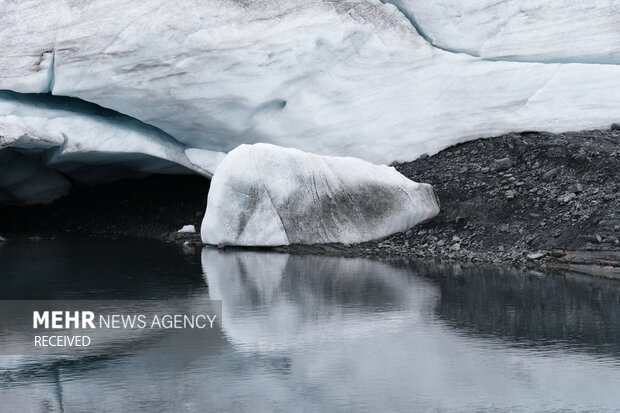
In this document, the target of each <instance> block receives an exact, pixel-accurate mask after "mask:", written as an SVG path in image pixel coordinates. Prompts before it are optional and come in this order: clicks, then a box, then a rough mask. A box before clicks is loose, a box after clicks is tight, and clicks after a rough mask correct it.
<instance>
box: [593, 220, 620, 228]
mask: <svg viewBox="0 0 620 413" xmlns="http://www.w3.org/2000/svg"><path fill="white" fill-rule="evenodd" d="M598 225H599V226H601V227H609V228H613V227H617V226H620V219H601V220H600V221H599V222H598Z"/></svg>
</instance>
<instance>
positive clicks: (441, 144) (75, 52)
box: [0, 0, 620, 163]
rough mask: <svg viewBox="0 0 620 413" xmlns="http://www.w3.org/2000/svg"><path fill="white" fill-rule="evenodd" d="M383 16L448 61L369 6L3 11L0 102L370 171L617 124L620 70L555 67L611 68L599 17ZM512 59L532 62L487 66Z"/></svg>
mask: <svg viewBox="0 0 620 413" xmlns="http://www.w3.org/2000/svg"><path fill="white" fill-rule="evenodd" d="M395 3H400V4H399V5H400V7H401V9H403V10H404V11H405V12H407V10H410V11H411V13H412V15H414V16H415V18H416V21H417V26H419V27H420V28H423V29H424V31H427V33H426V35H427V36H429V37H431V38H432V39H438V40H437V43H438V44H440V45H441V44H444V43H445V45H446V50H448V51H446V50H442V49H441V48H440V47H436V45H435V44H431V43H429V42H428V41H427V39H426V38H425V37H424V36H422V35H421V34H420V33H418V31H417V30H416V28H415V27H414V26H413V25H412V24H411V21H410V19H407V18H406V17H405V16H404V15H403V14H402V13H401V12H400V11H399V10H398V9H397V8H396V7H395V6H394V5H392V4H382V3H381V2H379V1H378V0H352V1H346V2H345V1H335V2H332V1H330V2H327V1H322V0H310V1H308V0H288V1H286V2H273V1H266V0H265V1H255V2H241V1H233V0H219V1H212V2H201V3H200V4H196V2H195V1H192V0H180V1H177V2H174V3H170V2H167V1H164V0H152V1H149V2H135V1H131V0H104V1H98V2H66V1H61V0H51V1H48V2H40V1H36V0H29V1H22V2H5V3H3V13H2V14H1V15H0V16H1V17H0V22H2V23H3V24H2V25H0V39H2V41H1V42H0V71H1V72H2V77H1V78H0V88H4V89H12V90H16V91H19V92H47V91H51V93H53V94H55V95H70V96H76V97H80V98H82V99H84V100H87V101H91V102H95V103H97V104H99V105H101V106H104V107H107V108H111V109H114V110H116V111H118V112H121V113H124V114H127V115H129V116H131V117H134V118H137V119H139V120H141V121H143V122H145V123H147V124H150V125H154V126H156V127H158V128H160V129H161V130H163V131H165V132H166V133H168V134H170V135H171V136H174V137H175V138H176V139H177V140H179V141H180V142H182V143H184V144H185V145H186V146H188V147H190V148H198V149H206V150H210V151H224V152H227V151H229V150H231V149H232V148H234V147H236V146H238V145H239V144H241V143H255V142H268V143H274V144H279V145H283V146H290V147H296V148H299V149H302V150H306V151H311V152H317V153H320V154H329V155H346V156H356V157H360V158H363V159H366V160H369V161H373V162H380V163H389V162H391V161H394V160H410V159H413V158H415V157H417V156H418V155H420V154H422V153H429V154H430V153H435V152H437V151H439V150H441V149H443V148H445V147H447V146H450V145H453V144H455V143H457V142H461V141H464V140H467V139H471V138H474V137H481V136H492V135H497V134H501V133H504V132H508V131H512V130H535V129H540V130H549V131H554V132H559V131H566V130H577V129H584V128H597V127H607V126H608V125H609V124H611V122H612V121H616V120H617V111H616V108H617V107H618V106H619V104H620V93H618V91H619V90H620V67H618V66H617V65H611V64H597V65H591V64H561V63H554V62H556V61H558V62H582V61H584V62H586V61H587V62H593V63H598V62H600V63H611V62H617V56H618V47H620V46H618V44H619V43H618V42H617V33H618V24H619V23H618V22H619V21H620V13H617V12H616V8H617V7H618V6H616V5H615V3H614V2H609V1H605V0H596V1H595V2H594V3H592V2H588V3H587V4H586V3H583V4H581V5H580V4H577V3H576V2H570V4H569V5H568V6H567V5H566V2H560V1H558V0H553V1H545V2H540V1H537V2H533V1H531V0H529V1H525V2H524V1H520V0H519V1H517V0H513V1H508V0H505V1H496V0H483V1H481V2H466V1H464V0H439V1H433V2H428V1H422V0H408V1H406V0H401V1H399V2H396V1H395ZM485 6H488V7H485ZM560 6H561V7H560ZM565 6H566V7H565ZM117 10H123V13H122V14H119V13H117ZM15 22H19V23H18V24H17V23H15ZM502 22H506V24H504V25H501V23H502ZM14 23H15V24H14ZM16 27H18V29H16ZM499 31H501V33H498V32H499ZM506 36H508V37H506ZM459 42H460V43H459ZM485 42H487V43H486V45H485V44H482V43H485ZM515 42H516V43H515ZM517 43H518V44H517ZM504 45H505V46H504ZM450 47H453V48H454V49H455V50H454V51H456V52H458V51H460V49H463V50H466V51H470V52H471V53H472V54H480V55H482V56H484V57H488V59H485V58H484V57H477V56H471V55H468V54H466V53H453V52H452V51H449V48H450ZM487 49H488V51H487ZM511 56H512V57H515V58H516V59H517V60H518V59H522V60H528V59H530V58H532V59H534V61H535V62H533V63H530V62H528V61H524V62H512V61H493V60H492V59H494V58H498V57H511ZM519 56H520V57H519ZM599 59H600V60H599ZM538 61H541V62H543V63H536V62H538ZM544 63H547V64H544Z"/></svg>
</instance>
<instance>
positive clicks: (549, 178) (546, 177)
mask: <svg viewBox="0 0 620 413" xmlns="http://www.w3.org/2000/svg"><path fill="white" fill-rule="evenodd" d="M557 174H558V168H553V169H550V170H548V171H547V172H545V173H544V174H543V176H542V180H543V181H545V182H551V181H553V179H554V178H555V176H556V175H557Z"/></svg>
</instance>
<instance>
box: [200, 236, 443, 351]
mask: <svg viewBox="0 0 620 413" xmlns="http://www.w3.org/2000/svg"><path fill="white" fill-rule="evenodd" d="M202 260H203V268H204V271H205V276H206V278H207V282H208V284H209V295H210V297H211V298H212V299H221V300H222V305H223V322H222V327H223V329H224V331H225V332H226V333H227V334H228V335H229V337H230V338H231V340H232V342H233V343H236V344H239V345H243V346H246V347H249V348H252V349H273V348H288V347H290V346H294V345H298V344H302V343H305V344H314V345H316V344H317V343H318V342H321V341H322V340H330V341H334V340H339V339H343V338H345V337H351V336H358V335H360V336H361V335H376V334H381V333H382V332H384V331H388V330H389V329H390V328H391V327H394V326H399V325H402V324H403V322H407V323H409V324H410V323H412V322H416V320H419V319H421V318H422V317H423V316H424V315H428V314H429V312H430V311H432V308H433V305H434V302H435V301H436V297H437V295H436V292H435V287H434V286H433V285H432V284H430V283H428V282H426V281H424V280H423V279H421V278H419V277H412V276H411V270H410V269H398V268H395V267H392V266H389V265H386V264H383V263H380V262H377V261H371V260H364V259H346V258H331V257H316V256H289V255H286V254H278V253H267V252H255V251H235V250H228V251H225V252H220V251H217V250H215V249H213V248H209V247H207V248H205V249H204V250H203V253H202Z"/></svg>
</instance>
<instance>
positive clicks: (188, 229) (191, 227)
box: [177, 225, 196, 234]
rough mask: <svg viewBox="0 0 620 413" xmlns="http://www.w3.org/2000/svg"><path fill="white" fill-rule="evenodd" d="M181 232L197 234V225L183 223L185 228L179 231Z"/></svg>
mask: <svg viewBox="0 0 620 413" xmlns="http://www.w3.org/2000/svg"><path fill="white" fill-rule="evenodd" d="M177 232H178V233H179V234H195V233H196V227H195V226H194V225H183V228H181V229H180V230H178V231H177Z"/></svg>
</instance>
